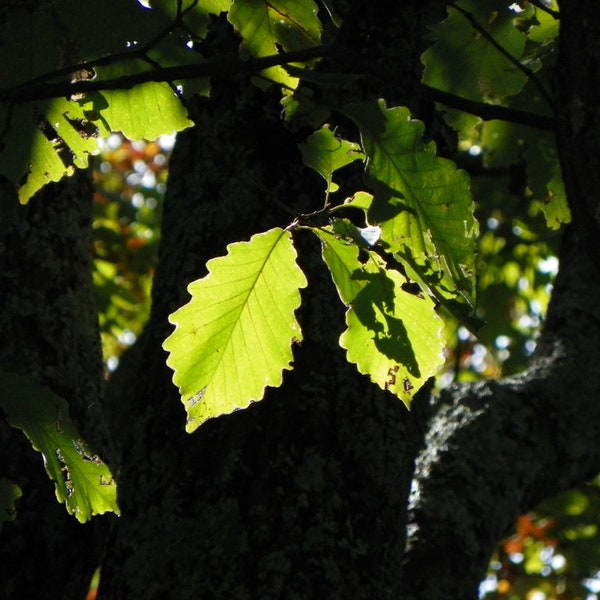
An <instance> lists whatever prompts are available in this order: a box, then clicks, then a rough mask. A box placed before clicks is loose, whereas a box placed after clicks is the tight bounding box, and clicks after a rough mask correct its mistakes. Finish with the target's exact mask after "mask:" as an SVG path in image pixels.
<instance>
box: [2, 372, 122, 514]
mask: <svg viewBox="0 0 600 600" xmlns="http://www.w3.org/2000/svg"><path fill="white" fill-rule="evenodd" d="M0 387H1V388H2V396H0V409H1V410H2V411H3V412H4V414H5V415H6V418H7V420H8V422H9V423H10V424H11V425H12V426H13V427H16V428H18V429H21V430H22V431H23V433H24V434H25V435H26V436H27V437H28V439H29V441H30V442H31V445H32V446H33V448H34V449H35V450H38V451H39V452H40V453H41V454H42V456H43V459H44V466H45V467H46V471H47V472H48V475H49V476H50V478H51V479H53V480H54V483H55V486H56V497H57V498H58V501H59V502H64V503H65V505H66V508H67V510H68V511H69V513H70V514H72V515H74V516H75V517H76V518H77V520H78V521H80V522H81V523H83V522H85V521H87V520H89V519H90V517H92V516H93V515H98V514H102V513H105V512H114V513H117V514H119V508H118V506H117V489H116V484H115V482H114V480H113V478H112V475H111V473H110V470H109V469H108V467H107V466H106V465H105V464H104V463H103V462H102V460H100V458H99V457H98V456H95V455H94V454H92V453H91V452H90V451H89V449H88V448H87V446H86V444H85V442H84V441H83V440H82V439H81V437H80V436H79V434H78V433H77V430H76V428H75V425H74V423H73V422H72V421H71V419H70V418H69V410H68V405H67V403H66V402H65V401H64V400H63V399H62V398H60V397H59V396H57V395H56V394H54V393H53V392H52V391H50V390H49V389H48V388H46V387H44V386H42V385H40V384H38V383H37V382H35V381H34V380H33V379H30V378H29V377H23V376H20V375H15V374H13V373H0Z"/></svg>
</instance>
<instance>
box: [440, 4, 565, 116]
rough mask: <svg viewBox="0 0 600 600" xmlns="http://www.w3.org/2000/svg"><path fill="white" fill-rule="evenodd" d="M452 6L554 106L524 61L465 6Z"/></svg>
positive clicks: (549, 104) (546, 91)
mask: <svg viewBox="0 0 600 600" xmlns="http://www.w3.org/2000/svg"><path fill="white" fill-rule="evenodd" d="M451 6H452V7H453V8H455V9H456V10H457V11H458V12H459V13H461V14H462V15H463V16H464V17H465V19H467V21H469V23H471V25H472V26H473V27H474V28H475V29H476V30H477V31H478V32H479V33H480V34H481V35H482V36H483V37H484V38H485V39H486V40H487V41H488V42H489V43H490V44H491V45H492V46H493V47H494V48H495V49H496V50H497V51H498V52H500V54H502V56H504V57H505V58H506V59H507V60H509V61H510V62H511V63H512V64H513V65H514V66H515V68H517V69H518V70H519V71H521V72H522V73H524V74H525V75H526V76H527V78H528V79H529V80H530V81H531V83H533V85H535V87H536V88H537V89H538V91H539V92H540V94H541V95H542V98H544V100H546V102H547V103H548V106H550V107H551V108H554V101H553V99H552V97H551V96H550V94H549V93H548V90H546V88H545V87H544V86H543V85H542V84H541V82H540V80H539V79H538V78H537V77H536V75H535V73H534V72H533V71H532V70H531V69H530V68H528V67H526V66H525V65H524V64H523V63H521V62H520V61H519V60H518V59H516V58H515V57H514V56H513V55H512V54H511V53H510V52H509V51H508V50H506V48H504V47H503V46H502V45H501V44H499V43H498V42H497V41H496V40H495V39H494V37H493V36H492V35H490V33H489V32H488V31H487V29H485V27H482V25H481V24H480V23H479V21H477V19H476V18H475V17H474V16H473V15H472V14H471V13H470V12H469V11H468V10H465V9H464V8H462V7H460V6H458V4H456V3H455V2H452V4H451Z"/></svg>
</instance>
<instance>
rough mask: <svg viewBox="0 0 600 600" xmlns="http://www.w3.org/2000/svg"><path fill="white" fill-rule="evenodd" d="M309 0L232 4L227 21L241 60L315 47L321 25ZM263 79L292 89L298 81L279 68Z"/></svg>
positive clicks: (245, 0) (237, 0) (256, 0)
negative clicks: (238, 42)
mask: <svg viewBox="0 0 600 600" xmlns="http://www.w3.org/2000/svg"><path fill="white" fill-rule="evenodd" d="M317 11H318V7H317V5H316V3H315V2H313V0H303V1H302V2H297V1H296V0H273V1H270V2H268V1H266V0H235V1H234V2H233V5H232V6H231V9H230V10H229V13H228V19H229V21H230V22H231V24H232V25H233V26H234V27H235V28H236V30H237V31H238V32H239V34H240V35H241V36H242V39H243V42H242V44H241V47H240V52H241V54H242V58H246V57H248V56H252V57H260V56H268V55H271V54H277V53H278V52H279V48H281V49H283V50H285V51H287V52H290V51H294V50H302V49H304V48H310V47H313V46H318V45H319V43H320V40H321V22H320V21H319V18H318V17H317ZM264 76H265V77H266V78H267V79H270V80H272V81H276V82H278V83H282V84H284V85H286V86H289V87H290V88H295V87H296V85H297V83H298V79H297V78H295V77H291V76H290V75H289V74H288V73H287V72H286V70H285V69H284V68H283V67H273V68H271V69H267V70H266V71H264Z"/></svg>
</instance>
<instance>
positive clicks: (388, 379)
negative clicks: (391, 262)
mask: <svg viewBox="0 0 600 600" xmlns="http://www.w3.org/2000/svg"><path fill="white" fill-rule="evenodd" d="M313 231H314V232H315V233H316V234H317V236H318V237H319V238H320V239H321V240H322V242H323V260H324V261H325V263H326V264H327V266H328V267H329V270H330V272H331V275H332V278H333V281H334V283H335V286H336V288H337V290H338V293H339V295H340V298H341V300H342V302H343V303H344V304H346V306H348V310H347V312H346V325H347V329H346V330H345V331H344V332H343V333H342V335H341V337H340V345H341V346H342V347H343V348H345V349H346V353H347V358H348V360H349V361H350V362H352V363H354V364H356V365H357V368H358V370H359V371H360V372H361V373H363V374H365V375H368V376H369V377H370V379H371V381H373V382H374V383H376V384H377V385H378V386H379V387H380V388H382V389H384V390H388V391H390V392H391V393H393V394H394V395H396V396H397V397H398V398H400V399H401V400H402V401H403V402H404V403H405V404H406V405H407V406H409V405H410V402H411V399H412V397H413V395H414V394H415V392H416V391H417V390H418V389H419V388H420V387H421V386H422V385H423V384H424V383H425V381H427V379H428V378H429V377H431V376H433V375H434V374H435V373H436V372H437V371H438V370H439V368H440V367H441V366H442V364H443V348H444V344H443V340H442V335H441V333H442V326H443V323H442V320H441V319H440V317H439V316H438V315H437V314H436V312H435V307H434V303H433V300H432V299H431V298H430V297H428V296H425V295H424V294H422V293H413V292H412V288H410V286H408V285H407V284H408V281H407V279H406V278H405V277H404V276H403V275H401V274H400V273H399V272H397V271H394V270H392V269H387V268H386V266H385V263H384V261H383V260H382V259H381V258H380V257H379V256H378V255H377V254H376V253H374V252H372V251H365V250H364V249H363V250H362V251H363V252H366V254H367V257H368V258H367V260H366V262H364V263H363V262H361V261H360V260H359V247H358V246H357V245H355V244H354V243H352V242H350V241H348V240H346V239H342V238H340V237H339V236H338V235H335V234H334V232H333V230H332V229H331V228H322V229H315V230H313ZM409 290H410V291H409Z"/></svg>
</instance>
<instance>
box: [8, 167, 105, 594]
mask: <svg viewBox="0 0 600 600" xmlns="http://www.w3.org/2000/svg"><path fill="white" fill-rule="evenodd" d="M11 192H12V193H11ZM0 193H1V194H2V198H1V200H2V202H1V204H2V215H1V220H0V293H1V296H0V371H5V372H13V373H18V374H20V375H26V376H30V377H33V378H35V379H36V380H37V381H39V382H40V383H42V384H44V385H46V386H48V387H49V388H51V389H52V390H53V391H54V392H55V393H56V394H57V395H59V396H61V397H62V398H64V399H65V400H66V401H67V402H68V403H69V407H70V411H71V416H72V417H74V418H75V419H76V420H77V422H78V424H79V425H80V429H81V430H82V431H83V432H84V433H85V434H86V437H87V438H88V439H90V440H91V441H95V442H96V446H95V447H96V448H98V447H99V445H100V444H102V443H105V442H106V438H105V435H104V427H103V426H102V416H101V407H100V404H99V401H100V396H101V387H102V358H101V353H100V339H99V334H98V320H97V311H96V306H95V301H94V291H93V288H92V279H91V253H90V248H91V222H92V202H91V199H92V187H91V185H90V181H89V178H88V177H87V176H86V175H85V174H79V175H77V176H74V177H73V178H71V179H68V180H65V181H64V182H63V183H60V184H53V185H49V186H47V187H46V188H44V189H43V190H42V191H41V192H40V193H39V194H37V195H36V196H35V197H34V198H33V199H32V200H31V201H30V202H29V204H28V205H26V206H22V205H20V204H19V202H18V200H17V198H16V195H15V194H14V191H13V190H9V189H7V187H6V186H3V189H2V190H1V192H0ZM0 391H1V390H0ZM0 465H1V467H2V469H3V472H2V473H1V474H2V475H4V476H6V477H7V478H8V479H9V480H11V481H13V482H15V483H16V484H17V485H19V486H20V487H21V489H22V491H23V497H22V498H21V500H20V501H19V503H18V519H17V520H16V521H14V522H9V523H5V524H4V525H3V527H2V532H1V538H0V539H1V544H0V581H2V588H1V590H0V597H1V598H7V599H13V598H37V597H45V598H65V599H73V600H77V599H79V600H80V599H82V598H83V597H84V595H85V592H86V591H87V588H88V587H89V583H90V578H91V576H92V574H93V572H94V569H95V568H96V567H97V565H98V561H99V560H100V556H99V550H98V548H97V545H96V543H95V541H94V539H95V535H94V530H95V524H94V525H92V524H90V525H86V526H85V527H84V526H82V525H80V524H79V523H77V521H75V519H74V518H73V517H71V516H69V515H68V514H67V512H66V511H65V508H64V506H62V505H59V504H58V503H57V502H56V498H55V495H54V489H53V488H54V485H53V483H52V482H51V481H50V480H49V479H48V477H47V475H46V473H45V472H44V468H43V463H42V458H41V456H40V454H39V453H38V452H35V451H34V450H33V449H32V448H31V445H30V444H29V442H28V441H27V439H26V438H25V436H24V435H23V434H22V433H21V432H20V431H18V430H16V429H13V428H12V427H9V426H8V425H7V424H6V422H5V421H4V419H1V420H0Z"/></svg>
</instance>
